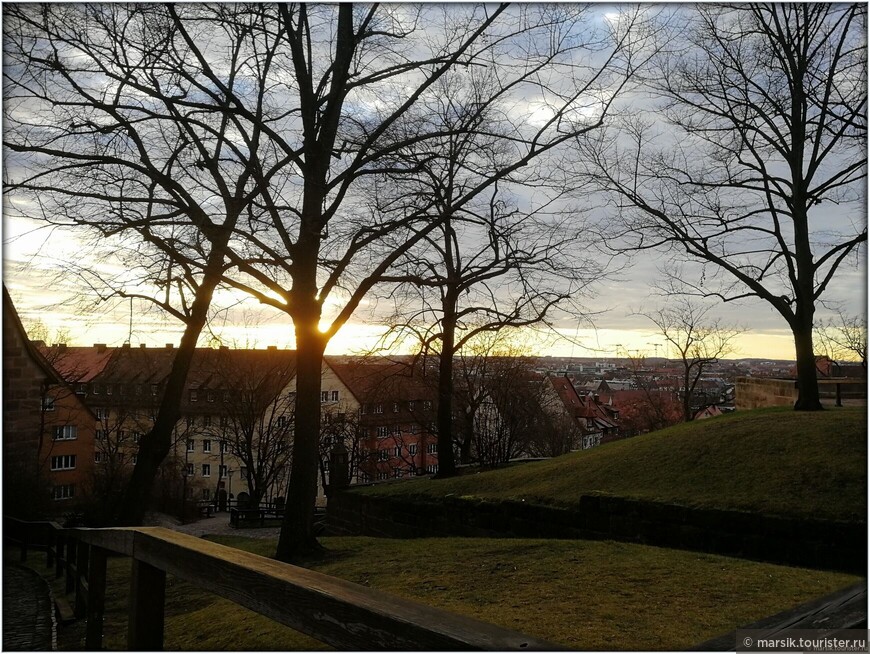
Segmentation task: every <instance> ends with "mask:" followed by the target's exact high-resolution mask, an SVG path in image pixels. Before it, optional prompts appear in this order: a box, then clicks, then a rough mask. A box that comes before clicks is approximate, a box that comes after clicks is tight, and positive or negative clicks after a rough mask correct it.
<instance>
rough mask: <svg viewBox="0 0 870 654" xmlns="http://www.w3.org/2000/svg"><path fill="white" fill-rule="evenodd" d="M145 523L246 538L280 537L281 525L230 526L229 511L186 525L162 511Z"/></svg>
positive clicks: (150, 515)
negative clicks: (238, 527)
mask: <svg viewBox="0 0 870 654" xmlns="http://www.w3.org/2000/svg"><path fill="white" fill-rule="evenodd" d="M145 524H146V525H148V526H152V527H166V528H167V529H172V530H174V531H180V532H182V533H185V534H190V535H192V536H244V537H245V538H278V534H279V533H280V531H281V528H280V527H243V528H241V529H237V528H235V527H231V526H230V514H229V513H217V514H215V515H214V516H213V517H211V518H202V519H201V520H197V521H196V522H189V523H187V524H186V525H182V524H179V522H178V520H177V519H175V518H172V517H169V516H167V515H165V514H162V513H150V514H148V516H146V518H145Z"/></svg>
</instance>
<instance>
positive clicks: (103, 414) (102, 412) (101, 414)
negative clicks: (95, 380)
mask: <svg viewBox="0 0 870 654" xmlns="http://www.w3.org/2000/svg"><path fill="white" fill-rule="evenodd" d="M94 415H96V416H97V420H105V419H106V418H108V417H109V410H108V409H106V408H104V407H101V406H98V407H97V408H95V409H94Z"/></svg>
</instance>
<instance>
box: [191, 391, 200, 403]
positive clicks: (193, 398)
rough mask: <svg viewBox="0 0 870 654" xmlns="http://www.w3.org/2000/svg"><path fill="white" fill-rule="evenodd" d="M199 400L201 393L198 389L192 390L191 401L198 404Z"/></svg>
mask: <svg viewBox="0 0 870 654" xmlns="http://www.w3.org/2000/svg"><path fill="white" fill-rule="evenodd" d="M198 399H199V393H198V392H197V391H196V389H194V388H192V389H190V401H191V402H196V401H197V400H198Z"/></svg>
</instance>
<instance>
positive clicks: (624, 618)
mask: <svg viewBox="0 0 870 654" xmlns="http://www.w3.org/2000/svg"><path fill="white" fill-rule="evenodd" d="M215 540H216V541H218V542H221V543H224V544H226V545H230V546H234V547H239V548H242V549H246V550H249V551H253V552H255V553H257V554H261V555H264V556H269V555H271V554H272V553H273V552H274V551H275V542H274V541H264V540H255V539H245V538H239V537H221V538H215ZM323 543H324V545H325V546H326V548H327V549H328V551H329V554H328V556H327V557H326V559H324V560H322V561H318V562H315V563H311V564H309V565H307V566H306V567H310V568H312V569H315V570H318V571H320V572H324V573H326V574H330V575H334V576H337V577H341V578H343V579H347V580H349V581H352V582H355V583H358V584H362V585H364V586H369V587H372V588H378V589H380V590H384V591H387V592H390V593H393V594H396V595H398V596H401V597H406V598H410V599H414V600H416V601H419V602H422V603H424V604H429V605H431V606H437V607H440V608H444V609H447V610H449V611H453V612H456V613H460V614H464V615H468V616H471V617H474V618H477V619H480V620H485V621H487V622H491V623H494V624H498V625H502V626H504V627H508V628H511V629H515V630H517V631H521V632H524V633H528V634H530V635H533V636H537V637H539V638H544V639H546V640H549V641H550V642H553V643H557V644H561V645H564V646H567V647H570V648H574V649H582V650H659V649H666V650H679V649H684V648H686V647H689V646H691V645H693V644H697V643H699V642H702V641H704V640H706V639H709V638H712V637H714V636H717V635H720V634H722V633H725V632H727V631H729V630H732V629H735V628H737V627H738V626H741V625H743V624H747V623H749V622H752V621H754V620H757V619H760V618H762V617H765V616H767V615H771V614H774V613H777V612H779V611H782V610H785V609H788V608H791V607H792V606H795V605H797V604H800V603H802V602H806V601H808V600H810V599H812V598H815V597H818V596H821V595H824V594H827V593H830V592H833V591H835V590H837V589H839V588H842V587H844V586H846V585H849V584H852V583H855V582H856V581H857V580H858V579H857V578H856V577H853V576H850V575H846V574H839V573H830V572H821V571H817V570H805V569H800V568H789V567H785V566H777V565H770V564H764V563H756V562H752V561H745V560H740V559H732V558H727V557H722V556H715V555H708V554H697V553H692V552H683V551H678V550H668V549H663V548H657V547H649V546H644V545H635V544H626V543H613V542H607V541H579V540H578V541H570V540H558V541H554V540H537V539H536V540H528V539H473V538H450V539H420V540H391V539H378V538H356V537H354V538H325V539H323ZM129 574H130V563H129V561H128V560H127V559H110V561H109V569H108V586H107V606H106V617H105V629H104V633H105V634H106V642H105V646H106V647H107V648H108V649H112V650H117V649H123V648H124V645H125V640H124V639H125V634H126V620H127V616H126V606H127V594H128V592H129ZM57 583H58V584H62V580H59V581H58V582H57ZM67 630H68V631H67V633H66V634H65V635H64V637H63V638H62V639H61V649H80V648H81V646H82V643H83V641H82V640H81V638H82V637H83V624H82V623H77V624H76V625H74V626H73V627H70V628H67ZM70 630H71V631H70ZM76 630H78V631H79V633H78V634H76ZM165 633H166V636H165V649H167V650H212V651H220V650H312V649H323V648H324V646H323V645H322V644H321V643H317V642H316V641H314V640H312V639H310V638H308V637H306V636H304V635H302V634H299V633H298V632H295V631H293V630H291V629H288V628H286V627H283V626H281V625H279V624H277V623H275V622H272V621H271V620H269V619H267V618H264V617H263V616H260V615H257V614H255V613H252V612H250V611H248V610H246V609H242V608H240V607H239V606H237V605H235V604H233V603H231V602H229V601H228V600H224V599H221V598H217V597H215V596H212V595H208V594H206V593H203V592H202V591H200V590H198V589H196V588H195V587H193V586H191V585H190V584H187V583H185V582H182V581H179V580H177V579H174V578H172V577H169V578H168V579H167V599H166V632H165Z"/></svg>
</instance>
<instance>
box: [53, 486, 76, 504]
mask: <svg viewBox="0 0 870 654" xmlns="http://www.w3.org/2000/svg"><path fill="white" fill-rule="evenodd" d="M75 494H76V485H75V484H63V485H61V486H55V487H54V488H52V489H51V499H53V500H69V499H72V498H73V497H75Z"/></svg>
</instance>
